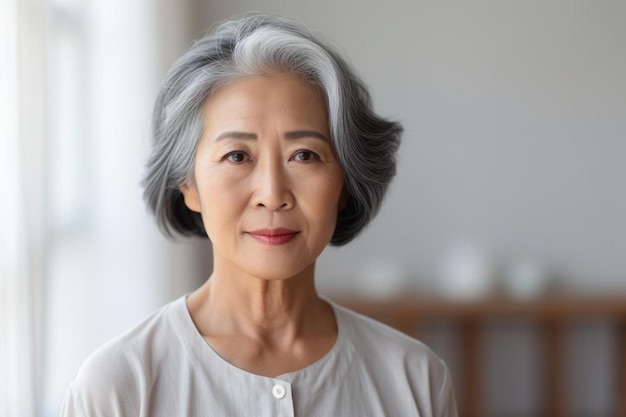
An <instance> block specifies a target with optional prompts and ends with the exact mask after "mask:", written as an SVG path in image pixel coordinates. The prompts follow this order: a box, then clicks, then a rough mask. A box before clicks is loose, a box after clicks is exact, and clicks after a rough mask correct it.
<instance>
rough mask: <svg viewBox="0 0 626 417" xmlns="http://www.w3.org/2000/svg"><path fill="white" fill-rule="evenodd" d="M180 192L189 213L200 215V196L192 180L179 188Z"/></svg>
mask: <svg viewBox="0 0 626 417" xmlns="http://www.w3.org/2000/svg"><path fill="white" fill-rule="evenodd" d="M180 192H181V193H182V194H183V199H184V200H185V205H186V206H187V208H188V209H189V210H191V211H195V212H196V213H200V211H201V210H200V196H198V189H197V188H196V184H195V183H194V181H193V180H189V181H187V182H186V183H184V184H183V185H182V187H180Z"/></svg>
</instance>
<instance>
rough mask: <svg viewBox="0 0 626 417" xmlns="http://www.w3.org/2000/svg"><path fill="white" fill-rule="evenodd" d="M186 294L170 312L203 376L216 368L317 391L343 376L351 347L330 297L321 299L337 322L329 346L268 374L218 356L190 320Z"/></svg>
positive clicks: (252, 379) (239, 376) (245, 377)
mask: <svg viewBox="0 0 626 417" xmlns="http://www.w3.org/2000/svg"><path fill="white" fill-rule="evenodd" d="M188 296H189V294H186V295H184V296H182V297H180V298H179V299H178V300H176V301H175V302H174V303H173V304H172V309H171V316H172V318H173V320H174V329H175V331H176V333H177V336H178V338H179V339H180V340H181V342H182V343H183V344H184V345H185V346H186V348H187V353H188V354H189V356H190V358H191V360H192V362H193V363H194V365H195V367H196V368H197V369H198V371H199V372H203V373H204V374H205V375H206V376H207V377H210V374H212V373H215V372H216V371H217V374H218V375H222V376H223V375H228V376H231V377H233V378H234V379H236V380H240V381H241V380H243V381H247V382H248V383H251V384H254V383H259V382H263V381H276V380H280V381H284V382H288V383H291V384H298V385H300V384H303V385H304V386H306V387H307V390H313V391H320V390H326V389H328V388H329V387H330V386H331V385H334V384H335V383H337V382H338V381H339V380H340V379H341V378H343V376H344V375H345V374H346V372H347V371H348V368H349V367H350V364H351V363H352V360H353V357H354V352H355V348H354V346H353V345H352V343H351V342H350V340H349V339H348V338H347V337H346V331H347V328H346V323H345V317H344V313H343V311H342V310H341V309H340V308H338V306H336V305H335V304H334V303H333V302H332V301H329V300H326V299H324V301H326V302H328V304H329V305H330V306H331V308H332V310H333V313H334V315H335V320H336V322H337V340H336V341H335V344H334V345H333V347H332V348H331V349H330V350H329V351H328V352H327V353H326V354H325V355H324V356H322V357H321V358H320V359H318V360H317V361H315V362H313V363H311V364H310V365H307V366H306V367H304V368H302V369H299V370H296V371H292V372H288V373H285V374H281V375H278V376H276V377H274V378H272V377H267V376H263V375H258V374H254V373H252V372H249V371H246V370H245V369H241V368H239V367H237V366H235V365H233V364H231V363H230V362H228V361H227V360H225V359H224V358H222V357H221V356H220V355H219V354H218V353H217V352H216V351H215V350H214V349H213V348H212V347H211V346H210V345H209V344H208V343H207V342H206V340H205V339H204V338H203V337H202V335H201V334H200V332H199V331H198V329H197V328H196V326H195V324H194V323H193V320H192V319H191V315H190V313H189V309H188V308H187V297H188Z"/></svg>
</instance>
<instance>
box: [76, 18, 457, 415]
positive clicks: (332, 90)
mask: <svg viewBox="0 0 626 417" xmlns="http://www.w3.org/2000/svg"><path fill="white" fill-rule="evenodd" d="M400 133H401V127H400V126H399V125H398V124H396V123H393V122H389V121H386V120H384V119H382V118H380V117H378V116H377V115H375V114H374V112H373V111H372V108H371V104H370V100H369V96H368V93H367V90H366V88H365V87H364V86H363V84H362V83H361V82H360V80H359V79H358V78H357V77H356V76H355V75H354V73H353V72H352V70H351V69H350V68H349V67H348V65H347V64H346V63H345V62H344V61H343V60H342V59H341V58H340V57H339V56H337V55H336V53H335V52H333V51H332V50H331V49H330V48H329V47H328V46H327V45H325V44H324V43H322V42H321V41H319V40H318V39H316V38H315V37H313V35H312V34H311V33H310V32H309V31H308V30H307V29H306V28H304V27H303V26H301V25H299V24H297V23H295V22H293V21H290V20H287V19H278V18H272V17H268V16H263V15H249V16H246V17H244V18H242V19H240V20H236V21H231V22H227V23H224V24H222V25H221V26H220V27H219V28H218V29H217V31H216V32H215V33H214V34H212V35H210V36H207V37H205V38H203V39H201V40H200V41H198V42H197V43H195V44H194V45H193V46H192V47H191V48H190V49H189V51H187V53H186V54H185V55H183V57H181V58H180V60H179V61H178V62H177V63H176V64H175V65H174V67H173V68H172V69H171V70H170V72H169V74H168V75H167V78H166V80H165V82H164V85H163V87H162V89H161V92H160V95H159V98H158V100H157V103H156V108H155V112H154V137H155V143H154V150H153V153H152V156H151V158H150V160H149V163H148V170H147V174H146V177H145V182H144V185H145V197H146V201H147V204H148V206H149V207H150V209H151V210H152V211H153V212H154V214H155V216H156V218H157V221H158V223H159V225H160V226H161V228H162V229H163V230H164V231H165V233H166V234H168V235H173V234H183V235H200V236H203V237H208V238H209V239H210V240H211V242H212V245H213V263H214V271H213V273H212V275H211V277H210V278H209V279H208V280H207V281H206V283H205V284H204V285H203V286H202V287H201V288H199V289H198V290H197V291H195V292H193V293H192V294H189V295H188V296H185V297H182V298H180V299H178V300H176V301H174V302H173V303H171V304H169V305H167V306H165V307H164V308H162V309H161V310H160V311H158V312H157V313H155V314H154V315H152V316H151V317H149V318H148V319H147V320H146V321H144V322H143V323H141V324H139V325H138V326H137V327H135V328H134V329H131V330H130V331H129V332H127V333H125V334H124V335H122V336H121V337H119V338H117V339H115V340H113V341H112V342H110V343H109V344H107V345H106V346H104V347H103V348H101V349H100V350H98V351H97V352H96V353H94V354H93V355H92V356H91V357H90V358H89V359H88V360H87V361H86V363H85V364H84V365H83V366H82V367H81V370H80V371H79V373H78V375H77V377H76V379H75V381H74V382H73V384H72V386H71V387H70V391H69V394H68V397H67V399H66V403H65V409H64V410H65V411H64V415H66V416H91V417H93V416H131V415H132V416H183V415H184V416H255V417H256V416H278V415H281V416H359V417H361V416H445V417H448V416H455V415H456V406H455V403H454V397H453V392H452V384H451V381H450V377H449V374H448V371H447V369H446V367H445V365H444V364H443V362H442V361H441V360H440V359H438V358H437V357H436V356H435V355H434V354H433V353H432V352H431V351H430V350H429V349H428V348H426V347H425V346H424V345H423V344H421V343H419V342H417V341H415V340H413V339H410V338H409V337H406V336H404V335H402V334H401V333H399V332H397V331H395V330H392V329H390V328H388V327H387V326H384V325H382V324H379V323H377V322H374V321H372V320H370V319H367V318H365V317H362V316H359V315H357V314H355V313H353V312H351V311H348V310H346V309H343V308H341V307H339V306H337V305H334V304H333V303H331V302H329V301H327V300H324V299H323V298H321V297H320V296H319V295H318V294H317V292H316V289H315V282H314V268H315V261H316V259H317V257H318V256H319V255H320V253H321V252H322V250H323V249H324V248H325V246H326V245H327V244H328V243H329V242H330V243H331V244H335V245H342V244H345V243H347V242H349V241H350V240H351V239H353V238H354V237H355V236H356V235H357V234H358V233H359V232H360V231H361V230H362V229H363V227H365V225H366V224H367V223H368V222H369V221H370V219H371V218H372V217H373V216H374V214H375V213H376V211H377V209H378V207H379V205H380V203H381V200H382V197H383V195H384V193H385V190H386V188H387V186H388V184H389V182H390V181H391V179H392V177H393V175H394V174H395V152H396V149H397V146H398V142H399V136H400Z"/></svg>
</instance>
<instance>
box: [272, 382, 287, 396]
mask: <svg viewBox="0 0 626 417" xmlns="http://www.w3.org/2000/svg"><path fill="white" fill-rule="evenodd" d="M286 393H287V390H285V387H283V386H282V385H280V384H276V385H274V388H272V394H274V397H276V398H278V399H279V400H280V399H281V398H283V397H284V396H285V394H286Z"/></svg>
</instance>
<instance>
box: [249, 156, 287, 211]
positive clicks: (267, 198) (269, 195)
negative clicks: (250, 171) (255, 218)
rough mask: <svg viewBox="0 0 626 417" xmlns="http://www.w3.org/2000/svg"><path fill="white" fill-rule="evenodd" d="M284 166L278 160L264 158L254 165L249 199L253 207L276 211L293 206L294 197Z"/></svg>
mask: <svg viewBox="0 0 626 417" xmlns="http://www.w3.org/2000/svg"><path fill="white" fill-rule="evenodd" d="M285 168H286V167H285V166H283V164H282V162H281V161H280V160H266V161H264V162H263V163H259V164H258V165H257V166H256V167H255V175H254V193H253V196H252V200H251V203H252V205H253V206H254V207H255V208H265V209H267V210H270V211H278V210H288V209H290V208H292V207H293V206H294V203H295V198H294V195H293V193H292V192H291V188H290V185H289V178H288V175H287V172H286V170H285Z"/></svg>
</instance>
